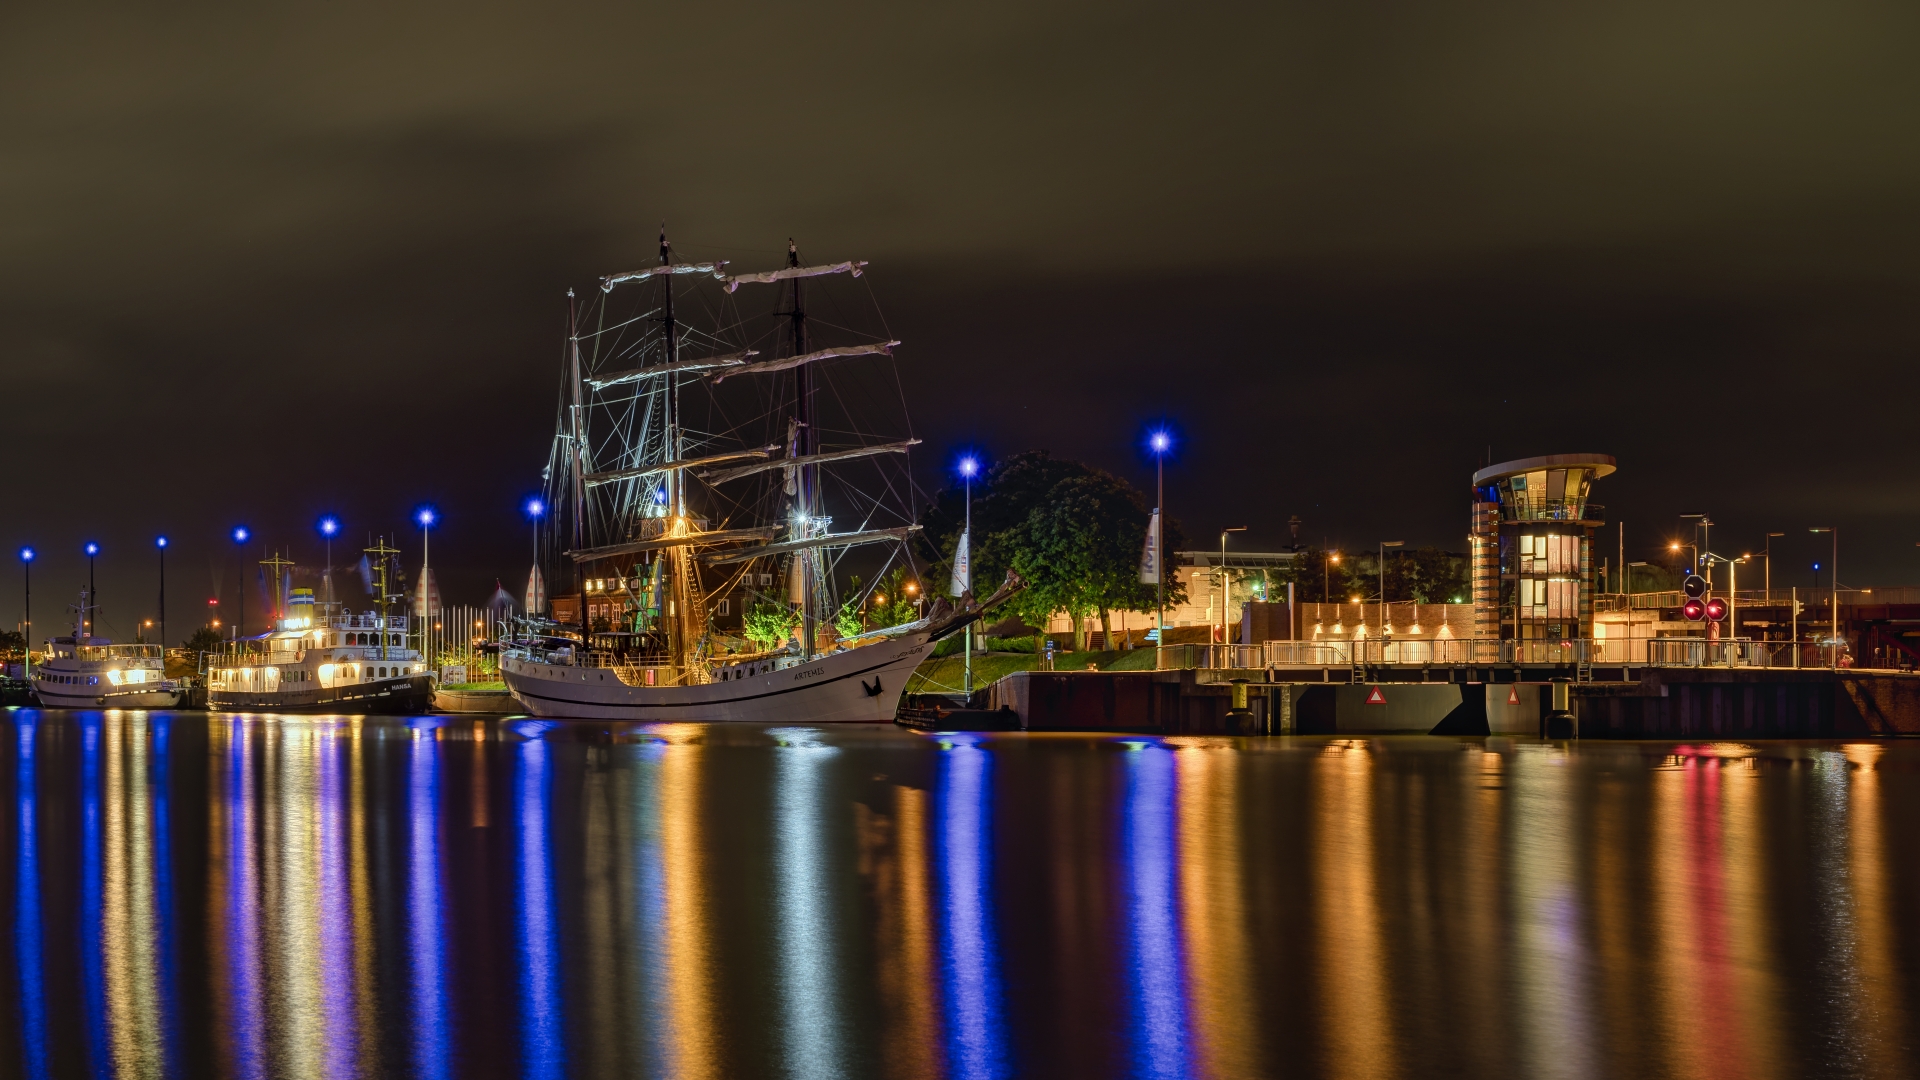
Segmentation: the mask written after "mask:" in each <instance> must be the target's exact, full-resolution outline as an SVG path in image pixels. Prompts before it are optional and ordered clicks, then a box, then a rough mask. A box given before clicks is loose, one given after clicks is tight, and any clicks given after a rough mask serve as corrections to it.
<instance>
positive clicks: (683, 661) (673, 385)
mask: <svg viewBox="0 0 1920 1080" xmlns="http://www.w3.org/2000/svg"><path fill="white" fill-rule="evenodd" d="M672 263H673V245H672V244H670V243H668V242H667V227H666V226H665V225H664V224H663V225H661V226H660V265H661V266H663V267H664V266H671V265H672ZM660 327H661V330H662V332H663V333H664V335H665V341H664V345H665V353H664V354H663V355H662V358H661V360H662V363H664V364H666V365H667V376H666V378H667V387H666V391H667V392H666V396H665V402H664V404H665V409H666V422H667V428H666V448H665V461H664V462H663V464H665V465H666V466H668V468H667V470H666V477H667V519H666V521H664V522H662V524H663V525H664V526H665V527H666V528H665V533H666V535H667V536H669V537H679V536H685V535H686V534H687V533H688V532H690V531H691V530H690V528H689V526H688V523H687V481H686V478H685V477H684V476H682V475H681V473H682V472H683V470H681V469H676V468H673V467H672V466H673V465H674V464H675V463H676V462H678V461H680V460H681V458H683V457H684V456H685V454H684V451H685V449H686V448H685V447H684V446H683V445H682V444H681V442H682V435H681V430H680V429H681V419H680V372H679V371H678V370H676V369H675V368H674V367H673V365H674V364H676V363H678V362H679V360H680V326H679V323H678V322H677V321H676V320H675V319H674V316H673V274H672V273H671V272H668V273H663V274H661V275H660ZM662 554H663V555H664V556H666V557H667V558H668V559H670V560H671V561H670V562H669V563H668V566H667V573H668V577H669V580H668V582H667V595H668V600H667V610H666V611H664V612H662V613H661V614H662V616H663V618H662V620H661V621H662V622H664V623H665V624H666V628H667V655H668V662H669V663H671V664H672V665H673V667H674V669H675V670H676V671H678V672H679V673H680V677H681V678H682V679H684V680H686V681H688V682H695V681H699V677H698V675H697V674H696V672H695V671H694V667H693V663H692V660H693V643H694V640H695V639H696V638H697V637H698V634H697V633H696V628H697V627H698V626H699V625H700V624H699V622H697V621H696V620H697V619H701V618H703V615H702V613H700V612H696V611H695V610H694V608H695V606H696V605H695V603H694V595H693V580H692V576H693V573H694V567H693V553H692V550H691V548H690V547H689V546H688V545H686V544H676V545H674V546H672V547H669V548H667V549H666V550H665V551H664V552H662Z"/></svg>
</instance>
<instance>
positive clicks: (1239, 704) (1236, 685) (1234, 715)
mask: <svg viewBox="0 0 1920 1080" xmlns="http://www.w3.org/2000/svg"><path fill="white" fill-rule="evenodd" d="M1232 683H1233V708H1231V709H1228V710H1227V719H1228V720H1229V721H1238V722H1239V723H1240V724H1241V725H1242V726H1244V725H1245V724H1246V723H1247V722H1248V721H1250V720H1252V719H1253V710H1252V709H1250V708H1248V707H1247V680H1245V679H1234V680H1232ZM1236 734H1245V732H1236Z"/></svg>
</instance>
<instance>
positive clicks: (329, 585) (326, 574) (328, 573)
mask: <svg viewBox="0 0 1920 1080" xmlns="http://www.w3.org/2000/svg"><path fill="white" fill-rule="evenodd" d="M317 527H318V528H319V530H320V535H321V536H323V537H326V541H327V568H326V569H325V570H323V571H321V573H320V578H321V580H322V581H323V582H325V584H326V590H327V611H329V612H331V611H332V610H333V534H335V533H337V532H339V531H340V519H339V518H337V517H334V516H333V515H332V514H328V515H327V516H326V517H323V518H321V519H320V524H319V525H318V526H317Z"/></svg>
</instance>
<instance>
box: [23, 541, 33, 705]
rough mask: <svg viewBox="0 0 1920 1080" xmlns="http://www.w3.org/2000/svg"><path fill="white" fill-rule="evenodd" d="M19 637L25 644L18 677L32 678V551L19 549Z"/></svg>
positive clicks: (28, 548)
mask: <svg viewBox="0 0 1920 1080" xmlns="http://www.w3.org/2000/svg"><path fill="white" fill-rule="evenodd" d="M20 602H21V611H20V637H21V640H22V641H23V642H24V643H25V647H24V648H22V649H21V652H22V654H23V655H22V656H21V657H20V677H21V678H22V679H29V680H30V679H32V678H33V549H32V548H30V547H23V548H21V549H20Z"/></svg>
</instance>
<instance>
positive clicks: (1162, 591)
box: [1147, 431, 1173, 668]
mask: <svg viewBox="0 0 1920 1080" xmlns="http://www.w3.org/2000/svg"><path fill="white" fill-rule="evenodd" d="M1147 445H1148V446H1149V447H1150V448H1152V450H1153V503H1154V506H1153V514H1154V517H1155V518H1157V519H1158V521H1159V528H1158V529H1156V530H1154V537H1153V571H1154V573H1153V577H1154V582H1153V608H1154V616H1153V666H1154V667H1155V668H1158V667H1159V666H1160V656H1161V651H1162V650H1164V649H1165V648H1166V647H1167V586H1166V581H1167V550H1166V549H1167V541H1166V536H1167V450H1168V449H1169V448H1170V447H1172V445H1173V439H1172V437H1170V436H1169V435H1168V434H1167V433H1166V432H1164V431H1156V432H1154V433H1153V434H1152V435H1151V436H1149V437H1148V438H1147Z"/></svg>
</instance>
